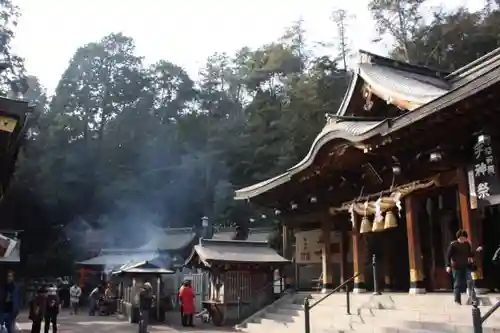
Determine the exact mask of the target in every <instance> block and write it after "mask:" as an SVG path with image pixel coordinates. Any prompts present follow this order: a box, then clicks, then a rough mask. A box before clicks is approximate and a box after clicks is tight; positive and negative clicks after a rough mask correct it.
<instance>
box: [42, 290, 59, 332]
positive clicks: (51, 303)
mask: <svg viewBox="0 0 500 333" xmlns="http://www.w3.org/2000/svg"><path fill="white" fill-rule="evenodd" d="M60 306H61V301H60V300H59V296H58V293H57V287H56V286H55V285H51V286H50V287H49V288H48V289H47V297H46V302H45V315H44V319H45V320H44V321H45V325H44V332H45V333H49V328H50V324H52V333H57V316H58V315H59V308H60Z"/></svg>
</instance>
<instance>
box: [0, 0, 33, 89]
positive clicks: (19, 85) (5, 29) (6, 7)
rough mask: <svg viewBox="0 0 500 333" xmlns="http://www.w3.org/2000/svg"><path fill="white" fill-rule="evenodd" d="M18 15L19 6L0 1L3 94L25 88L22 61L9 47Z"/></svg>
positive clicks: (0, 63)
mask: <svg viewBox="0 0 500 333" xmlns="http://www.w3.org/2000/svg"><path fill="white" fill-rule="evenodd" d="M19 16H20V12H19V7H18V6H16V5H14V4H13V2H12V1H11V0H1V1H0V26H1V27H2V29H0V67H3V68H4V70H3V72H2V76H1V78H0V94H1V95H3V96H5V95H7V94H8V93H9V92H11V93H13V94H14V96H17V95H18V94H23V93H24V92H25V91H26V89H27V83H26V81H25V79H26V78H25V69H24V61H23V59H22V58H21V57H19V56H18V55H16V54H14V53H13V52H12V47H11V42H12V40H13V38H14V29H15V27H16V26H17V20H18V19H19Z"/></svg>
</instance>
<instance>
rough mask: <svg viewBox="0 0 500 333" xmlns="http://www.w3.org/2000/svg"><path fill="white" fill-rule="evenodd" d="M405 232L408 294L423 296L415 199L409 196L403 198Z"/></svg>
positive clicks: (423, 287)
mask: <svg viewBox="0 0 500 333" xmlns="http://www.w3.org/2000/svg"><path fill="white" fill-rule="evenodd" d="M405 210H406V232H407V235H408V261H409V266H410V291H409V293H410V294H424V293H425V286H424V274H423V267H424V266H423V260H422V251H421V248H420V234H419V230H418V202H417V198H416V197H415V196H413V195H411V194H410V195H409V196H407V197H406V198H405Z"/></svg>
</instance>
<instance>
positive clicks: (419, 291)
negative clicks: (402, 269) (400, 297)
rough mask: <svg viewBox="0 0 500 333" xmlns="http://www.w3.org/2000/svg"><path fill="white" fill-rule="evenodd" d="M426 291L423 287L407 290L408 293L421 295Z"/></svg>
mask: <svg viewBox="0 0 500 333" xmlns="http://www.w3.org/2000/svg"><path fill="white" fill-rule="evenodd" d="M425 293H426V290H425V288H415V287H414V288H410V290H409V291H408V294H410V295H421V294H425Z"/></svg>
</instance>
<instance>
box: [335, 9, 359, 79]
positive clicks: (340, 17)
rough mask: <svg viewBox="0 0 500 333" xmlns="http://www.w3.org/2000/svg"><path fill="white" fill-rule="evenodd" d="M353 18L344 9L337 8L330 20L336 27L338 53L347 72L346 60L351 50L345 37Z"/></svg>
mask: <svg viewBox="0 0 500 333" xmlns="http://www.w3.org/2000/svg"><path fill="white" fill-rule="evenodd" d="M353 17H354V16H353V15H350V14H349V13H348V12H347V11H346V10H345V9H342V8H339V9H335V10H334V11H333V12H332V15H331V19H332V21H333V22H335V25H336V26H337V33H338V42H337V44H338V52H339V55H340V59H341V60H342V64H343V65H344V66H343V68H344V70H345V71H347V59H348V58H349V57H350V56H351V48H350V46H349V40H348V37H347V28H348V24H349V20H350V19H352V18H353Z"/></svg>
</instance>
